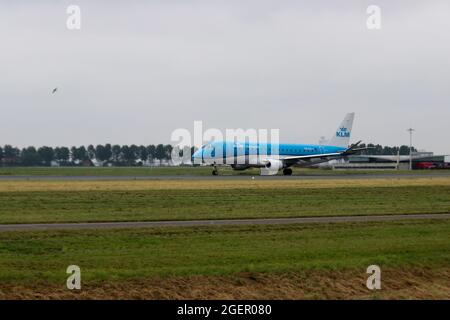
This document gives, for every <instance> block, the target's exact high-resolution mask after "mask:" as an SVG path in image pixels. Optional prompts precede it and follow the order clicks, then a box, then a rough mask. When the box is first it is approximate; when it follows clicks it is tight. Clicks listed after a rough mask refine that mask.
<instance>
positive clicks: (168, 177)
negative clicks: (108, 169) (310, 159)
mask: <svg viewBox="0 0 450 320" xmlns="http://www.w3.org/2000/svg"><path fill="white" fill-rule="evenodd" d="M254 177H255V179H261V180H296V179H299V180H309V179H319V180H322V179H416V178H430V177H436V178H437V177H449V178H450V171H432V172H426V173H413V172H412V173H368V174H357V173H355V174H339V173H336V174H330V175H319V174H318V175H313V174H311V175H298V176H259V175H255V176H254ZM249 179H252V176H250V175H239V176H220V175H219V176H212V175H211V176H199V175H156V176H36V175H23V176H13V175H11V176H9V175H3V176H2V175H0V181H10V180H18V181H28V180H29V181H34V180H37V181H49V180H58V181H76V180H81V181H101V180H249Z"/></svg>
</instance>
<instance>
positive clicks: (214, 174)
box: [212, 163, 219, 176]
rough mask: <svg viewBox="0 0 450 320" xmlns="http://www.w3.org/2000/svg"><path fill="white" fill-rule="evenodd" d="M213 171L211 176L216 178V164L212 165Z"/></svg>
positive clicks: (217, 173) (217, 172)
mask: <svg viewBox="0 0 450 320" xmlns="http://www.w3.org/2000/svg"><path fill="white" fill-rule="evenodd" d="M213 167H214V169H213V171H212V175H213V176H218V175H219V170H217V167H216V164H215V163H214V166H213Z"/></svg>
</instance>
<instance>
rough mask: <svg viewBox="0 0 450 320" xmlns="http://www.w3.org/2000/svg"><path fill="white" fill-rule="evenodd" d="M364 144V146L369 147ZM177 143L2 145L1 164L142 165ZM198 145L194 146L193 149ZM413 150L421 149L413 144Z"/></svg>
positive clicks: (405, 150) (163, 156)
mask: <svg viewBox="0 0 450 320" xmlns="http://www.w3.org/2000/svg"><path fill="white" fill-rule="evenodd" d="M365 146H366V145H365V144H361V145H360V147H365ZM367 147H371V148H370V149H368V150H367V151H365V153H366V154H369V155H397V153H398V152H400V155H408V154H409V147H408V146H406V145H402V146H400V147H389V146H381V145H379V144H376V145H375V144H372V143H369V144H367ZM172 150H173V147H172V146H171V145H170V144H166V145H164V144H158V145H148V146H143V145H140V146H138V145H134V144H132V145H122V146H120V145H117V144H116V145H111V144H109V143H108V144H105V145H101V144H99V145H97V146H95V147H94V146H93V145H89V146H88V147H87V148H86V147H85V146H79V147H75V146H74V147H71V148H70V149H69V148H68V147H55V148H52V147H47V146H43V147H39V148H36V147H33V146H30V147H27V148H23V149H19V148H17V147H13V146H11V145H5V146H3V147H0V165H2V166H50V165H52V164H57V165H60V166H92V165H93V161H97V162H98V163H100V164H101V165H104V166H109V165H111V166H140V165H143V164H144V163H146V162H148V161H152V162H153V161H155V160H156V161H159V163H161V162H162V161H169V160H170V159H171V153H172ZM193 151H194V147H192V148H191V152H192V153H193ZM413 152H417V150H416V149H415V148H413Z"/></svg>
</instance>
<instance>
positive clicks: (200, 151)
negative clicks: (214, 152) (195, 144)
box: [192, 150, 203, 161]
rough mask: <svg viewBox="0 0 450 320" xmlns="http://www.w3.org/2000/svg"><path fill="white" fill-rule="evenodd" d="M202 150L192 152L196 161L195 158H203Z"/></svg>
mask: <svg viewBox="0 0 450 320" xmlns="http://www.w3.org/2000/svg"><path fill="white" fill-rule="evenodd" d="M202 151H203V150H197V151H195V152H194V153H193V154H192V161H194V159H202Z"/></svg>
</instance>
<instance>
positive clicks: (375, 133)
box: [0, 0, 450, 154]
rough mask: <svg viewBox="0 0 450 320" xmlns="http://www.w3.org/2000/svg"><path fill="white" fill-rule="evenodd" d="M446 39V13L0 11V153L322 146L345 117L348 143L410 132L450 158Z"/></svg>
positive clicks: (90, 4)
mask: <svg viewBox="0 0 450 320" xmlns="http://www.w3.org/2000/svg"><path fill="white" fill-rule="evenodd" d="M394 2H395V3H394ZM70 4H77V5H79V6H80V8H81V16H82V24H81V30H79V31H69V30H67V28H66V19H67V16H68V15H67V14H66V8H67V6H68V5H70ZM369 4H375V5H378V6H380V7H381V10H382V12H381V13H382V29H381V30H368V29H367V28H366V19H367V17H368V15H367V14H366V8H367V6H368V5H369ZM449 36H450V2H449V1H447V0H442V1H411V0H408V1H407V0H404V1H373V0H372V1H364V0H363V1H361V0H357V1H345V4H344V2H343V1H332V0H329V1H298V0H296V1H279V0H270V1H269V0H262V1H261V0H258V1H256V0H250V1H230V0H223V1H215V0H208V1H206V0H205V1H187V0H185V1H181V0H180V1H170V0H165V1H92V0H91V1H75V0H73V1H39V0H36V1H17V0H14V1H12V0H11V1H6V0H0V46H1V47H0V48H1V50H0V110H1V116H2V121H1V125H0V145H3V144H6V143H8V144H13V145H17V146H19V147H24V146H27V145H36V146H40V145H51V146H56V145H67V146H71V145H80V144H90V143H93V144H97V143H107V142H110V143H118V144H131V143H135V144H151V143H160V142H162V143H168V142H170V134H171V132H172V131H173V130H174V129H176V128H187V129H190V130H191V129H192V128H193V121H194V120H202V121H203V122H204V126H205V127H207V128H210V127H214V128H220V129H225V128H238V127H241V128H267V129H270V128H279V129H280V136H281V140H282V141H285V142H299V143H317V142H318V140H319V138H320V136H326V137H328V136H330V135H331V134H332V133H333V132H334V130H335V128H336V127H337V125H338V124H339V123H340V121H341V120H342V118H343V117H344V114H345V113H347V112H351V111H354V112H356V120H355V124H354V127H353V130H354V131H353V138H352V140H353V141H356V140H359V139H362V140H364V141H365V142H375V143H381V144H386V145H398V144H408V141H409V136H408V133H407V132H406V128H408V127H410V126H413V127H414V128H416V130H417V131H416V133H415V135H414V140H415V145H416V147H418V148H420V149H427V150H431V151H435V152H439V153H447V154H450V145H449V141H450V133H449V128H450V86H449V84H450V41H449V39H450V37H449ZM54 87H58V88H59V91H58V92H57V93H56V94H55V95H51V94H50V93H51V90H52V89H53V88H54Z"/></svg>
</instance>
